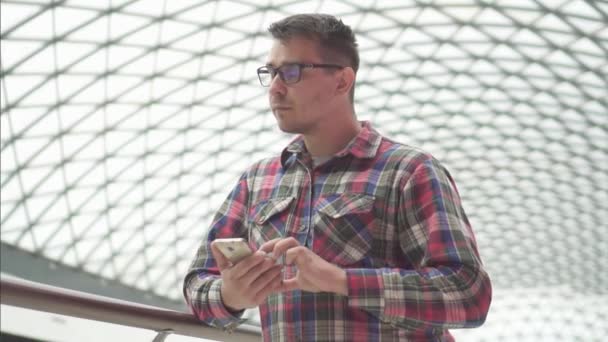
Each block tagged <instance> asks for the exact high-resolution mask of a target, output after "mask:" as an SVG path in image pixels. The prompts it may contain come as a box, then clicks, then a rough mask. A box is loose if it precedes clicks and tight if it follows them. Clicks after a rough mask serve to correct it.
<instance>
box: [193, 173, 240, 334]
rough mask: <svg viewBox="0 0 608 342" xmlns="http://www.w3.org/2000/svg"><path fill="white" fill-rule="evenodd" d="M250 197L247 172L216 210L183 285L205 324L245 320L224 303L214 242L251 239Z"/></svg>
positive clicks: (225, 324) (228, 327) (231, 326)
mask: <svg viewBox="0 0 608 342" xmlns="http://www.w3.org/2000/svg"><path fill="white" fill-rule="evenodd" d="M247 200H248V188H247V178H246V175H243V176H241V178H240V179H239V181H238V183H237V185H236V186H235V188H234V189H233V190H232V192H231V193H230V195H229V196H228V198H227V199H226V200H225V201H224V203H223V204H222V206H221V207H220V209H219V211H218V212H217V213H216V215H215V217H214V219H213V223H212V225H211V228H210V229H209V231H208V233H207V234H206V237H205V238H204V239H203V241H202V243H201V245H200V247H199V249H198V251H197V253H196V256H195V258H194V260H193V261H192V264H191V265H190V268H189V269H188V272H187V274H186V277H185V279H184V285H183V292H184V298H185V300H186V303H187V305H188V307H189V308H190V310H191V311H192V312H193V313H194V315H195V316H196V317H197V318H198V319H199V320H201V321H202V322H204V323H207V324H209V325H211V326H214V327H217V328H220V329H224V330H228V331H231V330H233V329H234V328H235V327H236V326H238V325H239V324H241V323H243V322H244V320H243V319H241V316H242V313H243V311H241V312H239V313H236V314H232V313H231V312H229V311H228V309H227V308H226V307H225V306H224V303H223V301H222V298H221V294H220V288H221V284H222V283H221V282H222V280H221V276H220V272H219V269H218V268H217V265H216V262H215V260H214V258H213V254H212V253H211V249H210V244H211V242H212V241H213V240H215V239H216V238H233V237H243V238H247V227H246V219H247Z"/></svg>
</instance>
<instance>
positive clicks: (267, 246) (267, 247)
mask: <svg viewBox="0 0 608 342" xmlns="http://www.w3.org/2000/svg"><path fill="white" fill-rule="evenodd" d="M281 240H282V238H276V239H272V240H270V241H266V242H264V244H262V245H261V246H260V249H259V250H260V251H263V252H264V253H271V252H272V250H273V249H274V245H276V244H277V242H279V241H281Z"/></svg>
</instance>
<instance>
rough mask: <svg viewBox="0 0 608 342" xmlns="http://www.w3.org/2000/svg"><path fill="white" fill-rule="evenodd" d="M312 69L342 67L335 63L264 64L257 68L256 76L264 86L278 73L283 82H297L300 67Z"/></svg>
mask: <svg viewBox="0 0 608 342" xmlns="http://www.w3.org/2000/svg"><path fill="white" fill-rule="evenodd" d="M307 68H308V69H313V68H327V69H343V68H344V67H343V66H341V65H337V64H304V63H293V64H284V65H281V66H280V67H278V68H273V67H272V66H269V65H265V66H262V67H259V68H258V78H259V79H260V84H261V85H262V86H264V87H268V86H270V83H271V82H272V80H273V79H274V77H275V76H276V75H277V74H279V77H280V78H281V80H283V82H285V84H294V83H298V82H299V81H300V79H301V78H302V69H307Z"/></svg>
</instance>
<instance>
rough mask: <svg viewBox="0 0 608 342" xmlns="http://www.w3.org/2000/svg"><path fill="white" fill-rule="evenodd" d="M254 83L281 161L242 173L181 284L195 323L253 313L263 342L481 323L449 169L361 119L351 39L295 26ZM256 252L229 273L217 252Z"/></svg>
mask: <svg viewBox="0 0 608 342" xmlns="http://www.w3.org/2000/svg"><path fill="white" fill-rule="evenodd" d="M269 31H270V33H271V34H272V36H273V38H274V39H275V40H274V45H273V47H272V49H271V51H270V55H269V58H268V60H267V63H266V65H265V66H263V67H261V68H259V69H258V76H259V78H260V82H261V83H262V85H264V86H268V87H269V91H268V98H269V102H270V107H271V109H272V112H273V114H274V116H275V118H276V120H277V123H278V125H279V127H280V129H281V130H283V131H285V132H289V133H295V134H298V136H297V137H296V138H295V140H293V141H292V142H291V143H290V144H289V146H287V147H286V148H285V149H284V150H283V152H282V154H281V155H280V156H277V157H275V158H271V159H267V160H262V161H260V162H258V163H256V164H255V165H253V166H252V167H251V168H250V169H249V170H247V171H246V172H245V173H244V174H243V175H242V177H241V178H240V180H239V181H238V184H237V185H236V187H235V188H234V190H233V191H232V193H231V194H230V195H229V197H228V198H227V200H226V201H225V202H224V204H223V205H222V207H221V208H220V210H219V212H218V213H217V215H216V216H215V218H214V220H213V223H212V226H211V228H210V230H209V233H208V236H207V238H206V240H205V241H203V243H202V244H201V247H200V249H199V250H198V253H197V255H196V258H195V260H194V261H193V263H192V266H191V268H190V270H189V272H188V274H187V275H186V279H185V282H184V295H185V298H186V300H187V302H188V304H189V306H190V307H191V309H192V311H193V312H194V313H195V315H196V316H197V317H198V318H199V319H201V320H202V321H204V322H206V323H208V324H211V325H214V326H217V327H222V328H224V329H227V330H231V329H233V328H234V327H235V326H237V325H238V324H239V323H241V321H242V320H241V319H240V316H241V314H242V312H243V310H244V309H246V308H253V307H257V306H259V309H260V318H261V324H262V332H263V336H264V340H265V341H379V340H382V341H451V340H453V338H452V336H451V335H450V333H449V331H448V330H447V329H448V328H463V327H475V326H479V325H481V324H482V323H483V322H484V320H485V317H486V314H487V312H488V308H489V305H490V300H491V285H490V280H489V278H488V275H487V273H486V272H485V271H484V269H483V266H482V263H481V260H480V258H479V255H478V252H477V248H476V243H475V238H474V235H473V232H472V230H471V227H470V225H469V221H468V219H467V217H466V215H465V212H464V210H463V209H462V206H461V204H460V198H459V195H458V193H457V190H456V187H455V185H454V182H453V180H452V178H451V177H450V175H449V174H448V172H447V170H446V169H445V168H444V167H443V166H441V165H440V163H439V162H438V161H437V160H435V159H434V158H433V157H432V156H430V155H429V154H427V153H424V152H422V151H420V150H417V149H415V148H412V147H409V146H406V145H402V144H398V143H396V142H393V141H391V140H389V139H387V138H385V137H382V136H381V135H380V134H379V133H378V132H376V131H375V130H374V129H373V128H372V127H371V125H370V124H369V123H368V122H363V123H360V122H358V121H357V119H356V116H355V111H354V105H353V99H354V83H355V75H356V72H357V69H358V65H359V57H358V52H357V47H356V46H357V45H356V42H355V37H354V34H353V33H352V31H351V29H350V28H349V27H348V26H346V25H344V24H343V23H342V22H341V21H339V20H337V19H336V18H334V17H332V16H328V15H319V14H312V15H295V16H291V17H288V18H286V19H283V20H281V21H279V22H277V23H274V24H272V25H271V26H270V28H269ZM234 237H242V238H245V239H247V240H248V241H249V243H250V244H251V245H253V246H255V247H256V248H258V251H256V252H255V253H254V254H253V255H251V256H249V257H247V258H246V259H244V260H242V261H240V262H238V263H237V264H235V265H233V264H231V263H230V262H229V261H228V260H227V259H226V258H225V257H224V256H223V255H222V254H221V253H220V252H219V250H218V249H217V246H216V245H214V240H215V239H217V238H234Z"/></svg>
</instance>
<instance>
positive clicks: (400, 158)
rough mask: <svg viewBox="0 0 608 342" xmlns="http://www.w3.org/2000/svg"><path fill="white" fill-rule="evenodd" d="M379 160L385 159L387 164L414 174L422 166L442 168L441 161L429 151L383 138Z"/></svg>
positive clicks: (378, 155) (379, 150)
mask: <svg viewBox="0 0 608 342" xmlns="http://www.w3.org/2000/svg"><path fill="white" fill-rule="evenodd" d="M377 158H380V159H384V160H386V161H387V163H390V164H393V165H394V166H395V167H396V168H398V169H401V170H404V171H408V172H409V173H412V172H414V170H416V169H417V168H419V167H420V166H422V165H428V166H441V163H440V162H439V160H437V159H436V158H435V157H434V156H433V155H432V154H431V153H429V152H428V151H425V150H423V149H421V148H419V147H416V146H412V145H407V144H404V143H400V142H397V141H394V140H392V139H390V138H387V137H382V141H381V143H380V147H379V149H378V154H377Z"/></svg>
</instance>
